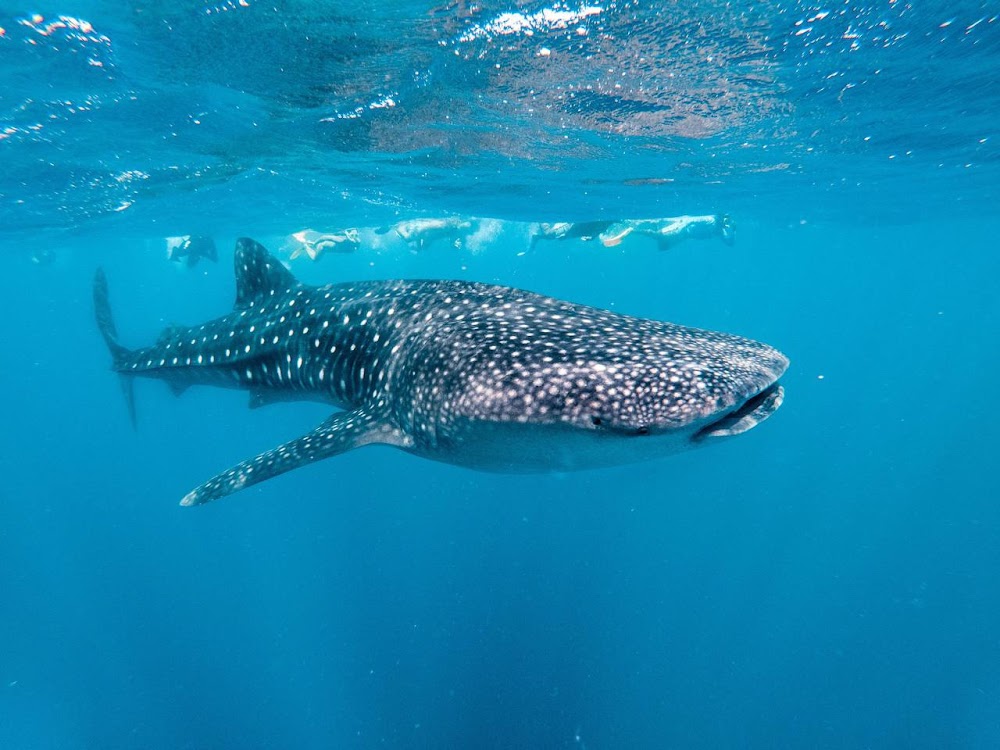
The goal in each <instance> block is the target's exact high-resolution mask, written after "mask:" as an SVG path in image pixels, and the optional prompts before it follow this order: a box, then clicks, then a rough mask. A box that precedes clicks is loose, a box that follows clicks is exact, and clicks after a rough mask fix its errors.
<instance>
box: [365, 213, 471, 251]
mask: <svg viewBox="0 0 1000 750" xmlns="http://www.w3.org/2000/svg"><path fill="white" fill-rule="evenodd" d="M389 230H392V231H394V232H395V233H396V234H397V235H398V236H399V238H400V239H401V240H403V242H405V243H407V244H408V245H409V246H410V247H411V249H414V250H424V249H426V248H427V246H428V245H430V244H431V243H433V242H437V241H438V240H447V241H449V242H451V244H452V245H454V246H455V248H461V247H462V245H463V244H464V242H465V239H466V237H468V235H470V234H472V232H473V231H474V230H475V228H474V223H473V221H471V220H469V219H463V218H460V217H458V216H451V217H448V218H446V219H410V220H408V221H401V222H399V223H397V224H393V225H392V226H391V227H380V228H379V229H376V230H375V234H386V233H387V232H388V231H389Z"/></svg>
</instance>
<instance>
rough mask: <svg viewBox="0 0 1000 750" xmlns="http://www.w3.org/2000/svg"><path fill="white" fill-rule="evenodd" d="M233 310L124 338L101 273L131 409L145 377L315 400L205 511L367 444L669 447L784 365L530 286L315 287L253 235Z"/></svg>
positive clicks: (689, 439) (738, 424) (757, 392)
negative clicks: (289, 434) (150, 338)
mask: <svg viewBox="0 0 1000 750" xmlns="http://www.w3.org/2000/svg"><path fill="white" fill-rule="evenodd" d="M234 259H235V260H234V265H235V273H236V302H235V305H234V307H233V309H232V311H231V312H230V313H229V314H228V315H225V316H223V317H220V318H216V319H215V320H212V321H209V322H207V323H204V324H201V325H196V326H193V327H180V326H171V327H168V328H167V329H166V330H164V331H163V332H162V334H161V335H160V337H159V339H158V340H157V341H156V343H155V344H153V345H152V346H149V347H146V348H140V349H129V348H126V347H125V346H123V345H122V344H121V343H120V342H119V337H118V333H117V330H116V328H115V323H114V320H113V318H112V314H111V307H110V302H109V295H108V283H107V280H106V277H105V274H104V272H103V270H101V269H98V271H97V274H96V277H95V280H94V308H95V313H96V317H97V323H98V328H99V329H100V332H101V334H102V336H103V338H104V341H105V343H106V344H107V346H108V349H109V350H110V352H111V356H112V369H113V370H114V371H115V372H117V373H118V374H119V375H120V376H121V379H122V383H123V386H124V390H125V393H126V396H127V399H128V402H129V410H130V413H131V414H132V415H133V422H134V406H133V405H132V404H133V401H132V387H131V385H132V382H133V380H134V378H136V377H147V378H156V379H160V380H164V381H166V382H167V384H168V385H169V386H170V387H171V389H172V390H174V392H176V393H180V392H182V391H183V390H184V389H186V388H187V387H189V386H192V385H210V386H221V387H226V388H239V389H244V390H247V391H249V393H250V404H251V406H259V405H262V404H267V403H272V402H275V401H281V400H315V401H320V402H323V403H327V404H329V405H330V406H331V407H333V408H335V409H336V411H334V412H333V413H332V415H331V416H330V417H329V418H328V419H326V420H325V421H323V422H322V423H321V424H319V425H318V426H317V427H316V428H315V429H313V430H312V431H310V432H308V433H306V434H304V435H302V436H300V437H297V438H295V439H294V440H291V441H289V442H287V443H284V444H283V445H279V446H278V447H276V448H273V449H271V450H268V451H266V452H264V453H261V454H260V455H258V456H256V457H254V458H250V459H248V460H246V461H243V462H242V463H240V464H238V465H236V466H234V467H232V468H230V469H228V470H226V471H224V472H222V473H220V474H218V475H217V476H215V477H213V478H211V479H209V480H208V481H206V482H205V483H203V484H201V485H200V486H198V487H196V488H195V489H193V490H192V491H191V492H189V493H188V494H187V495H185V496H184V498H183V499H182V500H181V504H182V505H185V506H191V505H200V504H203V503H207V502H209V501H211V500H215V499H218V498H221V497H224V496H226V495H229V494H232V493H233V492H236V491H238V490H241V489H243V488H246V487H249V486H251V485H254V484H257V483H258V482H262V481H264V480H266V479H270V478H272V477H275V476H277V475H279V474H282V473H284V472H287V471H290V470H292V469H296V468H299V467H301V466H305V465H307V464H310V463H313V462H315V461H319V460H321V459H325V458H329V457H331V456H335V455H337V454H340V453H344V452H346V451H349V450H353V449H354V448H359V447H361V446H364V445H370V444H382V445H390V446H395V447H396V448H399V449H402V450H404V451H406V452H408V453H411V454H414V455H417V456H421V457H424V458H429V459H433V460H437V461H443V462H447V463H451V464H456V465H459V466H464V467H468V468H472V469H478V470H483V471H493V472H513V473H528V472H547V471H558V472H561V471H570V470H577V469H587V468H594V467H600V466H610V465H618V464H626V463H631V462H635V461H642V460H646V459H651V458H656V457H660V456H666V455H670V454H673V453H678V452H681V451H684V450H687V449H691V448H695V447H698V446H703V445H707V444H711V443H712V442H715V441H717V440H719V439H721V438H728V437H730V436H733V435H738V434H741V433H744V432H746V431H748V430H750V429H752V428H753V427H755V426H756V425H758V424H759V423H761V422H762V421H764V420H765V419H767V418H768V417H769V416H771V415H772V414H773V413H774V412H775V411H776V410H777V409H778V407H779V406H780V405H781V403H782V400H783V397H784V391H783V389H782V386H781V385H780V383H779V378H780V377H781V375H782V374H783V373H784V372H785V370H786V368H787V367H788V359H787V358H786V357H785V356H784V355H783V354H782V353H781V352H779V351H778V350H776V349H774V348H773V347H771V346H768V345H767V344H763V343H760V342H757V341H752V340H750V339H746V338H742V337H740V336H735V335H732V334H728V333H720V332H715V331H707V330H700V329H697V328H689V327H685V326H681V325H677V324H674V323H666V322H659V321H655V320H647V319H642V318H637V317H630V316H628V315H621V314H618V313H615V312H610V311H607V310H602V309H598V308H594V307H587V306H584V305H579V304H574V303H571V302H565V301H562V300H558V299H554V298H552V297H546V296H543V295H540V294H536V293H533V292H529V291H524V290H521V289H514V288H509V287H504V286H496V285H491V284H483V283H475V282H466V281H447V280H396V281H362V282H354V283H337V284H329V285H326V286H310V285H306V284H303V283H300V282H299V281H298V280H297V279H296V278H295V277H294V276H293V275H292V274H291V273H290V272H289V271H288V270H287V269H286V268H285V267H284V266H283V265H282V264H281V263H280V262H279V261H278V260H277V259H276V258H275V257H273V256H272V255H271V254H270V253H269V252H268V251H267V250H266V249H265V248H264V247H263V246H262V245H260V244H259V243H257V242H255V241H254V240H251V239H247V238H242V239H240V240H238V242H237V244H236V251H235V255H234Z"/></svg>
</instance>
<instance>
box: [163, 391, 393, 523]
mask: <svg viewBox="0 0 1000 750" xmlns="http://www.w3.org/2000/svg"><path fill="white" fill-rule="evenodd" d="M372 443H382V444H384V445H395V446H398V447H406V446H407V445H408V440H407V439H406V438H405V437H404V436H403V435H401V434H400V433H399V431H398V430H396V429H394V428H392V427H390V426H389V425H387V424H386V421H385V420H384V419H383V418H382V417H381V416H379V415H376V414H374V413H372V411H371V410H369V409H367V408H361V409H355V410H354V411H345V412H339V413H337V414H334V415H333V416H332V417H330V418H329V419H327V420H326V421H325V422H323V423H322V424H321V425H319V427H317V428H316V429H315V430H313V431H312V432H308V433H306V434H305V435H303V436H302V437H298V438H296V439H295V440H291V441H289V442H287V443H285V444H284V445H279V446H278V447H277V448H272V449H271V450H269V451H267V452H265V453H261V454H260V455H259V456H256V457H255V458H251V459H248V460H246V461H244V462H242V463H240V464H237V465H236V466H234V467H233V468H231V469H229V470H228V471H224V472H223V473H221V474H219V475H218V476H215V477H212V478H211V479H209V480H208V481H207V482H205V483H204V484H203V485H201V486H200V487H196V488H195V489H193V490H191V492H189V493H188V494H187V495H185V496H184V499H183V500H181V505H185V506H187V505H201V504H203V503H207V502H209V501H211V500H217V499H219V498H220V497H225V496H226V495H231V494H232V493H234V492H237V491H238V490H242V489H243V488H245V487H249V486H250V485H253V484H257V483H258V482H263V481H264V480H265V479H270V478H271V477H276V476H278V475H279V474H284V473H285V472H286V471H291V470H292V469H297V468H299V467H300V466H305V465H306V464H311V463H313V462H314V461H320V460H322V459H324V458H329V457H330V456H335V455H337V454H338V453H345V452H346V451H349V450H352V449H354V448H360V447H361V446H363V445H370V444H372Z"/></svg>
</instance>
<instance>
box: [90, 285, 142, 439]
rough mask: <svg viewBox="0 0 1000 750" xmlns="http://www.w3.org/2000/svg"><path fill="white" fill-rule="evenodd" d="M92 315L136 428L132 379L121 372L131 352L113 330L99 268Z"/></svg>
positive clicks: (106, 290) (113, 323)
mask: <svg viewBox="0 0 1000 750" xmlns="http://www.w3.org/2000/svg"><path fill="white" fill-rule="evenodd" d="M94 315H95V316H96V318H97V327H98V329H99V330H100V331H101V336H103V337H104V343H105V344H107V345H108V350H109V351H110V352H111V359H112V365H111V367H112V369H114V370H118V371H119V375H118V376H119V378H120V379H121V385H122V393H123V394H125V404H126V406H127V407H128V416H129V420H130V421H131V422H132V428H133V429H134V428H135V426H136V418H135V395H134V393H133V389H132V381H133V380H134V378H133V377H132V376H131V375H129V374H127V373H124V372H121V369H122V368H123V367H124V366H125V362H126V360H127V359H128V358H129V355H130V354H131V351H130V350H129V349H126V348H125V347H124V346H122V345H121V344H119V343H118V330H117V329H116V328H115V320H114V318H113V317H112V316H111V302H110V301H109V299H108V279H107V277H106V276H105V275H104V269H101V268H98V269H97V273H96V274H95V275H94Z"/></svg>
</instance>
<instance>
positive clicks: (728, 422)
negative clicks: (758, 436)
mask: <svg viewBox="0 0 1000 750" xmlns="http://www.w3.org/2000/svg"><path fill="white" fill-rule="evenodd" d="M784 398H785V389H784V388H782V387H781V384H780V383H772V384H771V385H770V386H769V387H768V388H765V389H764V390H763V391H761V392H760V393H758V394H757V395H756V396H754V397H752V398H750V399H748V400H747V401H746V402H745V403H744V404H743V405H742V406H740V408H738V409H736V410H734V411H731V412H729V413H728V414H726V415H725V416H724V417H722V419H717V420H716V421H714V422H712V423H711V424H708V425H705V426H704V427H702V428H701V429H700V430H698V432H696V433H695V434H694V436H693V437H692V438H691V439H692V440H702V439H704V438H714V437H727V436H729V435H739V434H740V433H742V432H746V431H747V430H752V429H753V428H754V427H756V426H757V425H759V424H760V423H761V422H763V421H764V420H765V419H767V418H768V417H770V416H771V415H772V414H774V412H776V411H777V410H778V407H779V406H781V402H782V401H783V400H784Z"/></svg>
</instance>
